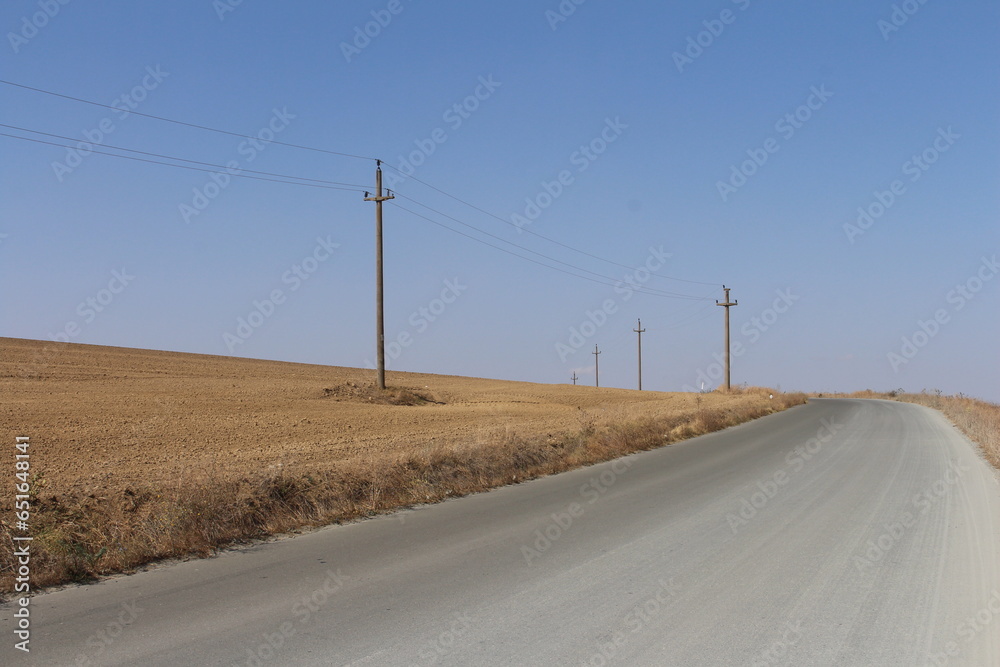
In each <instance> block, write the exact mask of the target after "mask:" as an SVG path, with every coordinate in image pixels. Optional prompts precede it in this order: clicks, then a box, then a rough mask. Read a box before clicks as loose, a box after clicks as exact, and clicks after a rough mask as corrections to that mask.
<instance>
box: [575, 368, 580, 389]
mask: <svg viewBox="0 0 1000 667" xmlns="http://www.w3.org/2000/svg"><path fill="white" fill-rule="evenodd" d="M579 379H580V378H578V377H577V376H576V371H573V386H574V387H575V386H576V381H577V380H579Z"/></svg>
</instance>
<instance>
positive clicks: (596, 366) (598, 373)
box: [592, 345, 601, 387]
mask: <svg viewBox="0 0 1000 667" xmlns="http://www.w3.org/2000/svg"><path fill="white" fill-rule="evenodd" d="M600 353H601V351H600V350H598V349H597V345H594V351H593V352H592V354H593V355H594V386H595V387H600V386H601V366H600V364H599V363H598V361H600V360H599V359H598V358H597V355H599V354H600Z"/></svg>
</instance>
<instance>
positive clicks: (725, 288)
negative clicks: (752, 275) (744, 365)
mask: <svg viewBox="0 0 1000 667" xmlns="http://www.w3.org/2000/svg"><path fill="white" fill-rule="evenodd" d="M722 291H723V292H725V293H726V300H725V301H724V302H723V303H719V300H718V299H716V300H715V305H716V306H722V307H723V308H725V309H726V391H730V390H731V389H732V384H731V382H730V375H729V307H730V306H738V305H739V301H733V302H731V303H730V301H729V288H728V287H726V286H725V285H723V286H722Z"/></svg>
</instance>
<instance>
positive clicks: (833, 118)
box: [0, 0, 1000, 400]
mask: <svg viewBox="0 0 1000 667" xmlns="http://www.w3.org/2000/svg"><path fill="white" fill-rule="evenodd" d="M998 14H1000V7H998V6H997V5H996V3H989V2H985V1H969V2H963V3H943V2H926V3H924V4H920V3H919V2H916V0H911V2H907V3H896V4H894V3H892V2H885V3H882V2H870V1H869V2H861V1H860V0H848V1H844V2H837V3H823V4H821V5H820V4H818V3H793V2H771V3H764V2H760V1H759V0H749V1H748V0H738V1H735V2H734V1H731V0H719V1H713V2H694V3H657V2H633V3H611V2H606V1H602V0H587V1H586V2H583V3H582V4H575V3H573V2H572V1H571V0H564V2H562V3H561V4H560V3H559V2H557V1H555V0H552V1H549V2H518V1H514V2H507V3H488V4H487V3H468V2H464V3H463V2H438V3H421V2H416V1H412V0H398V1H391V2H390V1H387V0H386V1H383V0H380V1H377V2H351V3H322V2H300V3H283V4H279V3H262V2H250V1H246V2H242V3H239V4H234V3H231V2H230V3H226V2H225V0H220V2H214V3H213V2H211V1H210V0H204V1H199V2H176V3H169V4H162V3H144V2H142V3H135V2H104V3H83V2H72V1H70V2H68V3H66V4H61V3H60V2H59V1H58V0H48V1H46V0H42V2H37V1H36V2H9V3H5V4H4V6H3V8H2V9H0V26H2V28H3V32H4V33H5V39H4V44H3V45H0V72H2V76H0V79H3V80H4V81H7V82H11V83H14V84H20V85H21V86H28V87H31V88H37V89H40V90H44V91H50V92H55V93H58V94H60V95H65V96H69V97H73V98H79V99H83V100H90V101H93V102H97V103H100V104H103V105H110V106H113V107H116V108H115V109H112V108H107V107H102V106H95V105H88V104H85V103H83V102H79V101H75V100H70V99H66V98H65V97H56V96H53V95H48V94H45V93H41V92H37V91H33V90H28V89H26V88H22V87H17V86H12V85H8V84H0V95H2V96H3V97H2V108H3V113H2V117H3V119H4V120H2V121H0V122H2V123H3V124H5V125H8V126H14V127H17V128H22V129H17V130H14V129H9V128H0V132H3V133H5V134H12V135H16V136H18V137H27V138H31V139H36V140H41V141H49V142H52V143H55V144H60V146H54V145H49V144H41V143H37V142H29V141H24V140H19V139H13V138H9V137H0V151H2V155H3V157H4V159H3V160H2V161H0V169H2V174H0V179H2V180H0V188H2V190H0V197H2V199H0V234H3V235H4V236H3V237H2V238H0V277H2V280H3V285H4V286H5V287H4V289H3V290H2V292H0V299H2V310H0V318H2V319H0V335H3V336H11V337H23V338H34V339H46V340H48V339H52V338H61V339H68V340H71V341H73V342H80V343H95V344H105V345H121V346H129V347H142V348H153V349H167V350H179V351H187V352H201V353H211V354H234V355H239V356H245V357H254V358H267V359H281V360H289V361H302V362H309V363H320V364H333V365H341V366H365V365H366V363H369V362H370V361H371V360H374V358H375V356H374V305H373V301H374V299H373V297H374V234H373V226H374V224H373V218H374V206H373V205H372V204H371V203H370V202H365V201H363V197H364V195H363V192H361V190H363V189H365V188H367V189H372V188H373V184H374V170H375V163H374V161H373V160H372V159H367V158H380V159H382V160H384V161H385V162H386V167H385V179H386V183H387V184H388V185H391V187H392V189H393V190H394V191H396V192H398V194H399V196H398V197H397V198H396V199H395V200H393V201H391V202H389V203H387V204H386V205H385V235H386V242H385V243H386V245H385V262H386V338H387V342H389V343H390V346H389V359H390V361H389V369H390V370H394V369H395V370H409V371H422V372H436V373H448V374H459V375H473V376H482V377H496V378H504V379H513V380H528V381H537V382H554V383H555V382H568V381H569V379H570V376H571V375H572V374H573V373H574V372H575V373H576V374H577V375H578V376H579V378H580V382H582V383H585V384H592V383H593V380H594V374H593V361H594V357H593V355H592V354H590V353H591V352H592V351H593V349H594V345H595V344H596V345H599V346H600V349H601V350H602V354H601V357H600V362H601V365H600V370H601V384H602V386H619V387H634V386H635V380H636V360H635V357H636V349H635V348H636V334H635V333H633V332H632V329H633V328H635V327H636V320H637V319H638V318H641V319H642V324H643V327H644V328H645V329H646V333H644V334H643V362H644V368H643V384H644V387H645V388H647V389H659V390H680V389H682V388H685V387H687V388H692V387H695V388H700V386H701V382H702V381H706V380H707V382H706V386H713V385H714V384H717V383H718V382H719V371H720V368H719V365H718V363H717V361H716V360H715V358H714V356H713V355H718V354H719V353H721V350H722V347H723V343H722V334H723V325H722V322H723V313H722V309H721V308H717V307H716V306H715V301H714V300H715V299H721V298H722V297H723V294H722V284H723V283H724V284H725V285H727V286H729V287H731V288H732V297H733V298H735V299H738V300H739V305H738V306H737V307H735V308H733V309H732V311H731V314H732V336H733V342H734V346H736V345H738V346H739V348H738V351H739V354H738V355H737V356H736V357H735V358H734V363H733V382H734V383H744V382H746V383H750V384H755V385H759V384H763V385H770V386H780V387H781V388H783V389H804V390H819V391H823V390H828V391H835V390H854V389H863V388H869V387H870V388H876V389H890V388H895V387H904V388H907V389H910V390H920V389H923V388H926V389H928V390H930V389H935V388H937V389H942V390H944V391H946V392H950V393H952V392H965V393H967V394H972V395H976V396H982V397H986V398H990V399H992V400H1000V386H998V383H997V380H996V371H997V368H998V363H997V362H998V361H1000V359H998V353H997V350H996V345H995V338H996V331H997V324H998V320H997V312H998V300H1000V279H997V276H996V274H997V272H998V270H1000V269H998V268H997V267H996V265H995V263H994V258H995V257H996V254H997V252H998V251H1000V228H998V225H997V219H998V213H1000V197H998V195H997V193H998V192H1000V188H998V186H1000V182H998V176H1000V151H998V148H1000V124H998V119H1000V104H998V103H1000V95H998V92H997V91H998V89H997V86H996V85H995V82H994V80H995V75H996V72H997V65H998V60H1000V58H998V55H1000V39H998V37H1000V34H998V32H1000V30H998V26H1000V21H998V18H1000V17H998ZM366 33H367V34H366ZM130 105H131V108H132V109H133V110H134V111H136V112H138V113H142V114H149V115H152V116H160V117H163V118H169V119H174V120H179V121H183V122H185V123H190V124H193V125H201V126H205V127H211V128H216V129H221V130H225V131H227V132H230V133H233V134H221V133H215V132H209V131H204V130H201V129H197V128H194V127H191V126H187V125H178V124H175V123H173V124H172V123H167V122H162V121H159V120H155V119H152V118H149V117H143V116H139V115H136V114H126V113H125V111H124V110H123V109H125V108H128V107H130ZM28 130H32V131H35V132H45V133H49V134H50V135H58V136H62V137H69V138H70V139H71V140H66V139H59V138H53V137H51V136H49V137H46V136H43V135H39V134H34V133H32V132H29V131H28ZM236 135H243V136H236ZM245 136H251V137H258V139H255V140H253V141H251V140H248V139H246V138H244V137H245ZM269 139H274V140H276V141H279V142H285V143H289V144H296V145H300V146H306V147H311V148H315V149H321V150H319V151H317V150H303V149H298V148H292V147H289V146H284V145H279V144H277V143H268V141H267V140H269ZM87 141H89V142H90V143H91V144H93V145H94V146H95V148H96V150H103V151H108V152H114V153H118V154H122V153H121V151H118V150H117V148H128V149H133V150H137V151H145V152H147V153H151V154H156V155H164V156H169V157H172V158H182V159H185V160H192V161H198V162H202V163H208V164H211V165H223V166H225V165H228V166H229V169H230V174H227V173H226V172H225V169H220V168H216V167H206V166H202V167H200V168H203V169H208V170H209V171H194V170H187V169H180V168H176V167H169V166H163V165H161V164H153V163H148V162H139V161H134V160H126V159H121V158H116V157H109V156H105V155H99V154H93V153H92V154H85V153H86V151H87V148H88V144H86V143H81V142H87ZM66 146H69V148H66ZM111 147H116V148H111ZM321 151H332V152H333V153H344V154H350V155H355V156H360V157H361V158H366V159H359V158H357V157H346V156H344V155H336V154H333V153H330V152H321ZM131 155H133V156H135V157H144V158H145V159H150V160H158V161H162V158H158V157H153V156H150V155H147V156H142V155H139V154H136V153H132V154H131ZM172 164H175V165H176V164H182V163H178V162H173V163H172ZM183 164H187V166H198V165H196V164H193V163H190V162H189V163H183ZM410 166H413V169H414V171H413V177H414V178H405V179H400V178H399V171H397V170H400V169H401V170H403V171H408V170H409V168H410ZM249 170H255V171H257V172H267V173H269V174H280V175H282V178H279V180H284V181H288V180H296V182H297V183H300V184H302V183H309V184H311V185H313V186H323V187H306V186H303V185H293V184H289V183H288V182H282V183H276V182H272V181H268V180H251V179H247V178H242V177H238V176H237V177H234V176H231V173H238V174H240V175H243V176H245V175H254V174H251V172H250V171H249ZM213 173H214V174H215V175H214V176H213ZM256 175H258V176H261V177H262V178H277V177H272V176H264V175H262V174H256ZM286 176H287V177H294V178H293V179H289V178H284V177H286ZM297 179H313V180H310V181H303V180H297ZM335 184H347V185H335ZM428 184H429V185H430V186H433V187H428ZM355 186H357V187H355ZM340 187H344V188H347V189H332V188H340ZM459 200H461V201H459ZM463 202H464V203H463ZM467 204H471V205H472V206H469V205H467ZM424 207H429V208H424ZM533 207H535V208H533ZM859 208H860V209H861V211H860V212H859ZM404 209H407V210H404ZM409 211H414V212H417V213H421V214H422V215H425V216H426V217H428V218H431V219H432V220H434V221H435V222H437V223H439V224H438V225H436V224H432V223H431V222H429V221H427V220H424V219H422V218H420V217H417V216H415V215H413V214H411V213H410V212H409ZM863 214H867V216H866V215H863ZM518 216H519V217H518ZM859 217H860V218H861V219H860V221H859ZM463 223H464V224H465V225H471V226H472V227H474V228H475V229H473V228H470V227H465V226H462V224H463ZM440 225H446V226H448V227H451V228H453V229H455V230H459V231H461V232H462V233H464V234H468V235H471V236H474V237H476V238H478V239H480V240H482V241H485V242H487V243H490V244H492V245H494V246H499V247H501V248H504V249H506V250H508V251H509V252H513V253H516V254H519V255H522V256H527V257H529V258H531V259H534V260H536V261H537V262H541V263H542V264H546V265H547V266H542V265H540V264H538V263H533V262H529V261H526V260H525V259H522V258H520V257H515V256H513V255H511V254H508V253H505V252H501V251H500V250H498V249H496V248H494V247H489V246H487V245H484V244H483V243H478V242H476V241H473V240H470V239H469V238H467V237H465V236H462V235H460V234H458V233H455V231H452V230H449V229H445V228H444V227H441V226H440ZM519 227H520V229H519ZM481 231H482V232H486V233H488V234H490V235H492V236H484V235H483V234H481V233H480V232H481ZM510 244H516V246H519V247H516V246H514V245H510ZM531 253H538V254H531ZM557 269H559V270H557ZM648 269H654V271H652V272H649V271H648ZM115 272H117V273H115ZM567 272H568V273H567ZM570 274H575V275H570ZM581 276H583V277H581ZM586 278H590V280H588V279H586ZM674 279H682V280H683V281H691V282H682V281H681V280H674ZM675 295H683V297H680V298H679V297H677V296H675ZM272 297H276V298H273V299H272ZM254 313H256V314H254ZM241 319H242V320H243V321H244V322H245V323H246V324H241ZM393 343H394V345H393ZM734 352H735V350H734Z"/></svg>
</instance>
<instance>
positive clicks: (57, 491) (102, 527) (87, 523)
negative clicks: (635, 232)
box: [0, 338, 805, 599]
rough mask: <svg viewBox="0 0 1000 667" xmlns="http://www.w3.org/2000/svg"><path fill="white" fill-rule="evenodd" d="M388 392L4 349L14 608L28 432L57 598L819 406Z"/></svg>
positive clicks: (493, 388)
mask: <svg viewBox="0 0 1000 667" xmlns="http://www.w3.org/2000/svg"><path fill="white" fill-rule="evenodd" d="M372 380H373V373H372V372H371V371H364V370H359V369H351V368H334V367H326V366H311V365H305V364H290V363H282V362H274V361H259V360H247V359H238V358H230V357H214V356H205V355H192V354H180V353H171V352H155V351H148V350H131V349H123V348H112V347H98V346H91V345H79V344H75V345H74V344H68V345H67V344H54V343H47V342H42V341H26V340H14V339H3V338H0V388H2V392H3V393H2V395H3V399H4V400H3V402H2V403H0V415H2V417H3V430H4V433H3V435H2V436H0V440H2V441H4V442H7V443H8V444H7V446H4V447H3V448H0V480H3V479H8V480H9V482H10V484H9V485H8V487H9V488H8V494H7V495H3V496H0V599H2V598H3V596H4V594H5V593H6V592H10V591H11V590H13V586H14V577H15V573H16V572H17V571H18V567H19V566H18V562H17V561H16V559H15V557H14V552H13V549H14V546H15V542H14V539H13V538H14V536H15V534H17V535H21V534H23V533H22V531H23V528H20V527H18V526H17V524H16V521H15V517H16V515H15V511H14V509H15V508H14V491H13V486H14V481H15V478H16V475H17V474H18V473H17V472H16V470H17V468H16V467H15V463H16V461H15V455H16V454H17V449H16V448H15V446H14V445H15V442H16V438H17V437H18V436H28V437H29V438H30V445H29V451H30V464H31V470H30V475H31V482H32V483H31V485H30V494H29V495H30V500H29V502H28V504H29V505H30V521H29V524H30V525H29V531H30V534H31V536H32V538H33V541H32V542H31V550H32V557H31V571H30V580H31V583H32V585H33V586H34V587H38V586H51V585H56V584H60V583H65V582H69V581H83V580H88V579H93V578H95V577H99V576H103V575H107V574H113V573H116V572H128V571H132V570H134V569H135V568H137V567H140V566H142V565H144V564H146V563H150V562H154V561H157V560H162V559H164V558H174V557H188V556H192V555H208V554H210V553H212V552H213V551H214V550H215V549H218V548H220V547H225V546H227V545H231V544H233V543H235V542H242V541H246V540H251V539H260V538H263V537H267V536H269V535H274V534H277V533H282V532H287V531H290V530H296V529H299V528H302V527H305V526H317V525H325V524H328V523H331V522H338V521H350V520H353V519H357V518H360V517H365V516H371V515H372V514H376V513H379V512H385V511H390V510H393V509H396V508H399V507H403V506H407V505H411V504H414V503H423V502H434V501H437V500H441V499H444V498H447V497H454V496H456V495H463V494H466V493H474V492H478V491H484V490H487V489H489V488H493V487H496V486H501V485H503V484H509V483H512V482H519V481H523V480H526V479H531V478H533V477H537V476H541V475H547V474H552V473H557V472H561V471H564V470H569V469H572V468H575V467H579V466H582V465H589V464H592V463H597V462H599V461H606V460H609V459H612V458H615V457H618V456H623V455H625V454H629V453H632V452H636V451H641V450H645V449H652V448H655V447H662V446H664V445H667V444H670V443H671V442H676V441H678V440H683V439H685V438H689V437H692V436H695V435H701V434H703V433H709V432H712V431H716V430H719V429H722V428H726V427H728V426H732V425H735V424H739V423H742V422H744V421H747V420H749V419H754V418H757V417H760V416H763V415H766V414H770V413H771V412H775V411H778V410H783V409H785V408H787V407H790V406H792V405H797V404H799V403H802V402H804V401H805V397H804V396H803V395H800V394H775V395H774V396H773V398H772V397H771V396H770V395H769V394H770V393H771V392H770V390H767V389H761V388H751V389H748V390H743V391H740V392H736V393H733V394H728V395H723V394H707V395H692V394H669V393H659V392H649V391H647V392H638V391H628V390H623V389H595V388H592V387H582V386H578V387H574V386H567V385H541V384H529V383H524V382H503V381H496V380H482V379H477V378H463V377H449V376H443V375H424V374H414V373H390V374H389V375H388V380H389V384H390V388H389V390H388V391H378V390H376V389H375V387H374V386H373V385H372V384H371V382H372ZM23 463H24V462H23V461H21V462H20V465H22V466H23ZM5 470H6V471H8V472H6V473H5V472H3V471H5ZM20 474H22V475H26V474H28V473H24V472H22V473H20ZM22 493H23V492H22Z"/></svg>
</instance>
